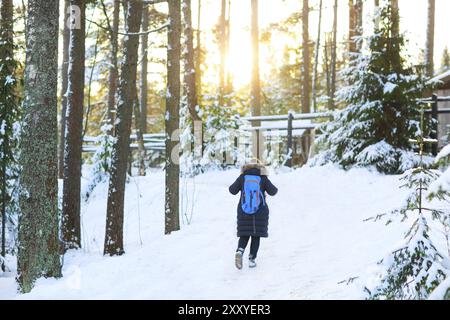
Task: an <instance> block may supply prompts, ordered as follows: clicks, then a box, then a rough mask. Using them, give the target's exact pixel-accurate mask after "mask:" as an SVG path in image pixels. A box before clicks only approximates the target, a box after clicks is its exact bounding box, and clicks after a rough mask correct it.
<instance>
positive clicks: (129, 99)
mask: <svg viewBox="0 0 450 320" xmlns="http://www.w3.org/2000/svg"><path fill="white" fill-rule="evenodd" d="M125 12H127V14H126V20H127V21H126V31H127V35H126V36H125V40H124V58H123V60H122V63H121V73H120V82H119V87H118V95H117V96H118V99H117V121H116V122H115V133H116V140H115V143H114V147H113V152H112V159H111V168H110V181H109V188H108V204H107V209H106V231H105V244H104V254H105V255H106V254H108V255H111V256H113V255H121V254H123V253H124V252H125V251H124V247H123V220H124V198H125V182H126V176H127V162H128V161H127V160H128V155H129V150H130V133H131V122H132V121H131V120H132V114H133V104H134V103H135V102H136V98H137V90H136V73H137V63H138V47H139V35H138V33H139V30H140V25H141V19H142V1H140V0H129V1H127V8H126V11H125Z"/></svg>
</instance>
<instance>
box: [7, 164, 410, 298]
mask: <svg viewBox="0 0 450 320" xmlns="http://www.w3.org/2000/svg"><path fill="white" fill-rule="evenodd" d="M237 175H238V170H230V171H226V172H211V173H207V174H204V175H201V176H199V177H197V178H196V179H195V200H194V214H193V216H192V223H191V224H190V225H187V224H186V223H183V224H182V228H181V231H178V232H175V233H173V234H171V235H164V217H163V212H164V210H163V202H164V188H163V184H164V173H163V172H154V173H150V174H149V175H148V176H146V177H136V178H132V179H131V181H130V183H129V184H128V185H127V191H126V203H125V210H126V213H125V217H126V218H125V227H124V228H125V251H126V253H125V255H123V256H120V257H113V258H111V257H104V256H103V255H102V248H103V240H104V227H105V212H106V194H107V185H106V184H102V185H100V186H98V187H97V189H95V190H94V192H93V194H92V196H91V197H90V200H89V203H88V204H86V205H84V206H83V208H82V228H83V232H82V236H83V249H82V250H79V251H70V252H68V253H67V255H66V256H65V261H64V268H63V273H64V277H63V278H61V279H57V280H55V279H40V280H39V281H38V282H37V283H36V287H35V288H34V290H33V291H32V292H31V293H30V294H26V295H17V293H16V291H15V289H16V287H15V284H14V276H13V275H12V276H10V277H8V278H0V288H1V290H0V299H14V298H19V299H86V298H87V299H143V298H145V299H359V298H362V297H363V296H362V294H363V293H362V291H361V288H360V287H359V286H346V285H343V284H338V282H340V281H342V280H346V279H348V278H350V277H355V276H361V275H364V274H367V273H371V272H372V271H373V270H372V269H373V266H374V263H376V261H378V259H379V258H380V257H383V256H384V255H385V254H386V253H387V252H389V250H390V249H391V248H392V245H393V244H395V243H396V242H398V241H400V240H401V239H402V236H403V234H402V231H403V227H402V226H399V225H398V224H396V223H393V224H391V225H390V226H389V227H385V226H384V225H383V223H373V222H363V220H364V219H365V218H368V217H371V216H374V215H377V214H379V213H383V212H386V211H388V210H389V209H391V208H393V207H396V206H397V205H398V203H399V200H400V199H402V198H403V197H404V194H402V191H399V190H398V185H399V181H398V177H397V176H383V175H380V174H378V173H375V172H369V171H368V170H366V169H354V170H351V171H349V172H345V171H342V170H339V169H337V168H335V167H332V166H325V167H315V168H303V169H300V170H295V171H292V172H287V173H281V174H278V175H273V176H271V179H272V181H273V183H274V184H275V185H276V186H278V187H279V194H278V195H277V196H276V197H273V198H269V199H268V204H269V207H270V210H271V213H270V224H269V238H268V239H262V241H261V249H260V252H259V255H258V259H257V262H258V267H257V268H256V269H248V267H247V265H244V269H243V270H240V271H239V270H237V269H236V268H235V267H234V251H235V249H236V245H237V238H236V236H235V230H236V226H235V223H236V221H235V219H236V206H237V201H238V197H237V196H232V195H230V194H229V193H228V186H229V185H230V184H231V183H232V182H233V181H234V179H235V178H236V177H237ZM192 188H193V184H192V181H188V191H187V192H183V195H184V197H185V198H184V199H186V197H187V196H189V197H190V199H192V195H193V192H192ZM141 241H142V242H141ZM246 253H247V252H246Z"/></svg>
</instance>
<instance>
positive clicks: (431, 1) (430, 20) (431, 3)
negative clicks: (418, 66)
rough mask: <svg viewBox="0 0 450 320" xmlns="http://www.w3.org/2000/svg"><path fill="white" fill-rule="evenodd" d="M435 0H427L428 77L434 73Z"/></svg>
mask: <svg viewBox="0 0 450 320" xmlns="http://www.w3.org/2000/svg"><path fill="white" fill-rule="evenodd" d="M435 11H436V0H428V17H427V39H426V44H425V65H426V73H427V76H428V77H432V76H433V75H434V29H435Z"/></svg>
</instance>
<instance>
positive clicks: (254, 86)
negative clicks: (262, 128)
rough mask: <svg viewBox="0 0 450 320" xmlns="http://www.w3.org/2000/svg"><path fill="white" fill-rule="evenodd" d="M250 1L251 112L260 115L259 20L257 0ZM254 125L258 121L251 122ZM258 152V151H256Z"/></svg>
mask: <svg viewBox="0 0 450 320" xmlns="http://www.w3.org/2000/svg"><path fill="white" fill-rule="evenodd" d="M251 1H252V17H251V41H252V79H251V113H252V116H260V115H261V86H260V79H259V22H258V0H251ZM253 124H254V125H255V126H259V123H257V122H255V121H254V122H253ZM258 154H259V153H258Z"/></svg>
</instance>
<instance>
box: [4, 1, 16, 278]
mask: <svg viewBox="0 0 450 320" xmlns="http://www.w3.org/2000/svg"><path fill="white" fill-rule="evenodd" d="M0 6H1V7H0V83H1V84H2V86H1V91H0V106H1V109H0V123H2V130H0V141H1V142H2V143H1V149H0V152H1V154H2V157H1V158H0V163H1V166H0V179H1V180H0V193H1V197H0V203H1V216H2V217H1V220H2V221H1V224H2V229H1V234H2V239H1V253H0V254H1V256H2V257H3V259H0V260H1V271H3V272H4V271H5V270H6V268H5V259H4V258H5V257H6V223H7V222H6V220H7V219H6V206H7V204H6V203H7V201H8V195H7V189H6V183H7V180H8V178H9V174H8V173H7V171H8V169H7V168H8V167H9V166H10V164H11V162H13V160H14V157H13V154H12V150H11V147H12V146H11V144H10V141H11V137H10V135H11V131H12V124H13V123H12V122H13V121H14V120H15V119H14V116H15V109H16V108H17V107H18V103H17V102H16V97H15V96H16V94H17V93H16V91H17V87H16V85H17V83H16V82H15V81H14V83H11V82H10V81H7V79H9V78H10V77H11V76H12V78H13V79H14V73H15V71H16V62H15V60H14V4H13V1H12V0H3V1H2V2H1V4H0Z"/></svg>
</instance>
